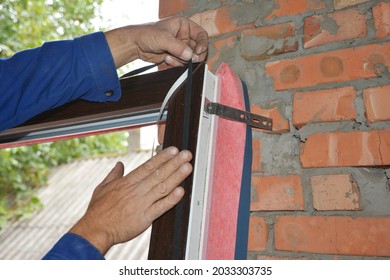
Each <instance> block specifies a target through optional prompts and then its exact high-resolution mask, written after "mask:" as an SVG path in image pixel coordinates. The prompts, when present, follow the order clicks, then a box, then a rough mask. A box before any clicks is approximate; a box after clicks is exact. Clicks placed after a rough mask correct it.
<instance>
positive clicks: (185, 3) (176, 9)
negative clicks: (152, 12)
mask: <svg viewBox="0 0 390 280" xmlns="http://www.w3.org/2000/svg"><path fill="white" fill-rule="evenodd" d="M190 2H191V1H189V0H160V5H159V18H161V19H162V18H166V17H170V16H173V15H177V14H178V13H181V12H184V11H186V10H188V9H189V8H190Z"/></svg>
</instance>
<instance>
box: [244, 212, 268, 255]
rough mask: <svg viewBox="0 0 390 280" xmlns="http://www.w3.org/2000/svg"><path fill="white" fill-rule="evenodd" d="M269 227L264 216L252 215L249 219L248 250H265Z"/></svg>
mask: <svg viewBox="0 0 390 280" xmlns="http://www.w3.org/2000/svg"><path fill="white" fill-rule="evenodd" d="M267 241H268V227H267V224H266V223H265V220H264V218H262V217H256V216H251V217H250V220H249V236H248V251H265V250H266V248H267Z"/></svg>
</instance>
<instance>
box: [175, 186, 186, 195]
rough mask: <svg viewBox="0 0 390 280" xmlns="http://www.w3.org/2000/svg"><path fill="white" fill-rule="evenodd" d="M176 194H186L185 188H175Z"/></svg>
mask: <svg viewBox="0 0 390 280" xmlns="http://www.w3.org/2000/svg"><path fill="white" fill-rule="evenodd" d="M173 192H174V194H175V195H176V196H182V195H183V194H184V189H183V188H179V187H178V188H176V189H174V191H173Z"/></svg>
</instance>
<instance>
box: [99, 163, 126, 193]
mask: <svg viewBox="0 0 390 280" xmlns="http://www.w3.org/2000/svg"><path fill="white" fill-rule="evenodd" d="M124 173H125V167H124V165H123V163H122V162H120V161H118V162H117V163H116V165H115V166H114V168H113V169H111V171H110V173H108V175H107V176H106V178H104V180H103V181H102V182H101V183H100V184H99V187H100V186H104V185H106V184H108V183H110V182H111V181H114V180H115V179H119V178H122V177H123V175H124Z"/></svg>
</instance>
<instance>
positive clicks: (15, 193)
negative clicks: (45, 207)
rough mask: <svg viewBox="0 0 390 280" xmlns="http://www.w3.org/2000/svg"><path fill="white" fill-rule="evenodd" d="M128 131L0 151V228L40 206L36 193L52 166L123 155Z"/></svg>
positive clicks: (44, 181) (43, 183) (45, 181)
mask: <svg viewBox="0 0 390 280" xmlns="http://www.w3.org/2000/svg"><path fill="white" fill-rule="evenodd" d="M127 139H128V133H127V132H115V133H109V134H103V135H95V136H89V137H84V138H75V139H70V140H64V141H58V142H52V143H44V144H37V145H31V146H22V147H17V148H9V149H3V150H0V228H1V227H2V226H4V225H5V224H6V222H7V221H9V220H14V219H16V218H19V217H21V216H23V215H27V214H30V213H32V212H34V211H35V210H36V209H39V208H40V207H41V204H40V202H39V199H38V198H37V197H36V196H35V191H36V190H37V189H38V188H39V187H41V186H44V185H45V184H46V183H47V176H48V173H49V170H50V168H51V167H54V166H57V165H59V164H62V163H68V162H70V161H72V160H74V159H78V158H86V157H91V156H96V155H102V154H104V155H110V154H123V153H125V152H126V150H127V143H128V142H127Z"/></svg>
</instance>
